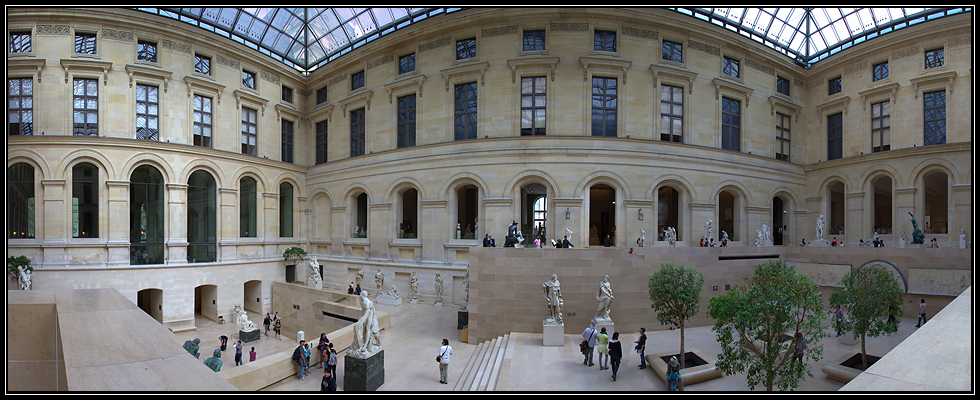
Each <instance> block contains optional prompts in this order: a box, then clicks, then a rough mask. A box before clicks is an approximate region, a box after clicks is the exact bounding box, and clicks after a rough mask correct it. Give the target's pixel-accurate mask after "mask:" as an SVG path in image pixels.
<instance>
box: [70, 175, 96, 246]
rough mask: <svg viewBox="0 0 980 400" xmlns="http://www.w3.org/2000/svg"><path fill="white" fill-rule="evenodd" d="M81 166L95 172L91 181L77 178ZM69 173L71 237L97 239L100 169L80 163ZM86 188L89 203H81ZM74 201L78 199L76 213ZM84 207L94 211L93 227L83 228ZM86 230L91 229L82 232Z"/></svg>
mask: <svg viewBox="0 0 980 400" xmlns="http://www.w3.org/2000/svg"><path fill="white" fill-rule="evenodd" d="M83 165H89V166H90V167H91V168H92V169H93V170H94V171H95V176H94V177H93V178H92V179H85V177H84V176H78V175H79V174H78V173H79V172H81V171H82V170H80V169H78V168H81V167H82V166H83ZM71 171H72V172H71V185H72V189H71V194H70V195H69V196H70V197H69V198H70V199H72V200H71V202H70V204H69V207H71V218H70V221H71V229H70V230H71V237H72V238H73V239H97V238H99V212H100V211H101V210H100V208H101V204H100V199H99V196H100V195H101V193H99V188H100V186H101V185H100V183H101V179H102V178H101V175H102V171H101V168H99V167H98V166H97V165H96V164H93V163H91V162H88V161H82V162H79V163H76V164H74V165H72V167H71ZM86 188H88V193H89V194H90V196H89V197H88V198H90V200H91V201H88V202H85V203H83V202H82V200H84V199H85V198H86V197H85V194H86ZM76 190H77V191H76ZM78 191H80V192H78ZM74 199H78V202H77V205H78V210H77V211H76V209H75V204H76V202H75V200H74ZM86 206H87V207H91V209H92V210H94V211H95V213H94V217H93V218H92V221H93V225H92V226H91V227H86V226H84V224H85V219H84V218H83V215H84V214H83V213H82V207H86ZM86 228H92V229H91V230H90V231H83V230H82V229H86Z"/></svg>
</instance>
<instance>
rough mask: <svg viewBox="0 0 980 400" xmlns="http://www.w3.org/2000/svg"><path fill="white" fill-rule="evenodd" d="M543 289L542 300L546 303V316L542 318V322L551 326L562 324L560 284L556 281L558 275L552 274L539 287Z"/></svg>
mask: <svg viewBox="0 0 980 400" xmlns="http://www.w3.org/2000/svg"><path fill="white" fill-rule="evenodd" d="M541 286H542V288H543V289H544V299H545V300H546V301H547V306H548V314H547V315H545V317H544V322H545V323H546V324H547V323H552V324H561V323H563V321H562V318H561V306H562V304H563V303H564V300H563V299H562V297H561V282H559V281H558V274H552V275H551V279H550V280H548V281H547V282H545V283H544V284H542V285H541Z"/></svg>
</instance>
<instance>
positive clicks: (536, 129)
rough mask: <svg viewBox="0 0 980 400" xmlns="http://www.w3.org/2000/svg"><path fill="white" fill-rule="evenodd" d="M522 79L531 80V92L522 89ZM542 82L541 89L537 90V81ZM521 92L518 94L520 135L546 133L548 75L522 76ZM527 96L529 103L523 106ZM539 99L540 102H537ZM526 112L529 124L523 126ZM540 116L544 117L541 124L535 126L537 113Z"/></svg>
mask: <svg viewBox="0 0 980 400" xmlns="http://www.w3.org/2000/svg"><path fill="white" fill-rule="evenodd" d="M524 80H530V81H531V92H530V93H526V92H525V91H524V87H525V86H524ZM539 81H540V82H542V83H543V84H544V90H543V91H537V88H538V85H537V83H538V82H539ZM520 87H521V89H520V90H521V94H520V104H519V105H518V107H520V120H521V122H520V124H521V126H520V132H521V136H544V135H547V134H548V77H547V76H522V77H521V86H520ZM526 98H529V99H530V101H531V105H530V106H529V107H525V106H524V104H525V99H526ZM539 101H540V104H539ZM525 112H528V113H529V115H530V117H531V119H530V121H531V126H530V127H529V128H525V127H524V121H525V118H524V115H525ZM539 113H540V115H541V116H542V118H543V119H544V120H543V121H542V122H541V124H542V126H537V121H538V115H539Z"/></svg>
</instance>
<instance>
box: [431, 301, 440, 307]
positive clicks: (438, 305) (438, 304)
mask: <svg viewBox="0 0 980 400" xmlns="http://www.w3.org/2000/svg"><path fill="white" fill-rule="evenodd" d="M432 304H433V305H435V306H436V307H442V302H441V301H437V302H435V303H432Z"/></svg>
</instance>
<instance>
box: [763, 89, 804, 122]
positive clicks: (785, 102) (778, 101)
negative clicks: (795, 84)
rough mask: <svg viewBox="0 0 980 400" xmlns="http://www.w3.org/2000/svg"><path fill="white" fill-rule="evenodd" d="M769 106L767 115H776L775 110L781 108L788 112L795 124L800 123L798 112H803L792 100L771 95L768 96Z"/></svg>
mask: <svg viewBox="0 0 980 400" xmlns="http://www.w3.org/2000/svg"><path fill="white" fill-rule="evenodd" d="M769 105H770V107H769V112H770V114H769V115H776V108H777V107H781V108H784V109H787V110H790V112H791V113H792V114H793V116H794V117H796V118H795V119H796V122H800V111H803V107H802V106H800V105H799V104H796V103H794V102H793V101H792V100H790V99H787V98H785V97H783V96H777V95H772V96H769Z"/></svg>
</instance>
